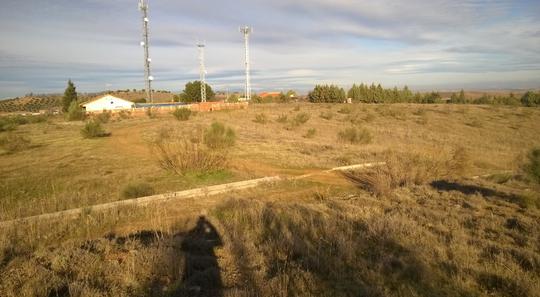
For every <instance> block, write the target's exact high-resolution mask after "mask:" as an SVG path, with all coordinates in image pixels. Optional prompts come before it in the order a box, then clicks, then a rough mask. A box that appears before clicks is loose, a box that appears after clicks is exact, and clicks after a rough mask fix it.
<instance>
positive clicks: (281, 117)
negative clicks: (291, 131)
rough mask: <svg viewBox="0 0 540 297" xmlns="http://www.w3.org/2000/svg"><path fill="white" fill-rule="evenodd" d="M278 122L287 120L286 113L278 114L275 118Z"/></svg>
mask: <svg viewBox="0 0 540 297" xmlns="http://www.w3.org/2000/svg"><path fill="white" fill-rule="evenodd" d="M276 121H277V122H278V123H282V124H283V123H286V122H287V115H286V114H282V115H280V116H278V118H277V120H276Z"/></svg>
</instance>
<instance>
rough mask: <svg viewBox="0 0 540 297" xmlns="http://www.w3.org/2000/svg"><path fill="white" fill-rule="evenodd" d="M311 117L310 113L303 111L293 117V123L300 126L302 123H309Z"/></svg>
mask: <svg viewBox="0 0 540 297" xmlns="http://www.w3.org/2000/svg"><path fill="white" fill-rule="evenodd" d="M310 118H311V116H310V115H309V114H308V113H305V112H301V113H299V114H297V115H296V116H295V117H294V118H293V124H294V125H295V126H300V125H302V124H305V123H307V121H309V119H310Z"/></svg>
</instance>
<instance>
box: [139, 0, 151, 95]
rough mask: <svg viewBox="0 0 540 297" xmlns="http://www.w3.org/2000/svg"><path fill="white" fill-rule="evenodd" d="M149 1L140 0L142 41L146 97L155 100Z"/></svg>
mask: <svg viewBox="0 0 540 297" xmlns="http://www.w3.org/2000/svg"><path fill="white" fill-rule="evenodd" d="M148 1H149V0H139V10H140V11H141V12H142V21H143V40H142V41H141V46H142V47H143V48H144V86H145V90H146V98H147V99H148V100H150V102H152V103H153V102H154V98H153V97H152V81H153V80H154V77H153V76H152V75H151V73H150V62H151V61H152V59H150V55H149V53H148V46H149V44H148Z"/></svg>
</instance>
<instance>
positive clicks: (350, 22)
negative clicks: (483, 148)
mask: <svg viewBox="0 0 540 297" xmlns="http://www.w3.org/2000/svg"><path fill="white" fill-rule="evenodd" d="M137 3H138V0H77V1H74V0H2V9H1V10H0V30H1V33H2V34H1V37H2V38H1V42H0V98H5V97H9V96H19V95H22V94H25V93H28V92H34V93H42V92H62V91H63V89H64V88H65V84H66V80H67V79H68V78H71V79H72V80H73V81H74V82H75V83H76V85H77V87H78V90H79V91H83V92H91V91H98V90H104V89H126V88H138V89H141V88H143V87H144V84H143V52H142V48H141V47H140V45H139V42H140V39H141V26H142V25H141V17H140V13H139V11H138V10H137ZM243 24H249V25H251V26H253V28H254V34H253V35H252V40H251V46H252V63H253V80H254V89H256V90H282V89H283V90H285V89H289V88H293V89H298V90H307V89H309V88H311V87H312V86H313V85H314V84H316V83H338V84H340V85H342V86H343V87H347V86H349V85H351V84H352V83H353V82H380V83H382V84H383V85H386V86H394V85H397V86H402V85H409V86H410V87H412V88H414V89H422V90H426V89H456V88H461V87H463V88H467V89H500V88H538V87H540V1H538V0H523V1H513V0H407V1H397V0H396V1H391V0H377V1H371V0H370V1H368V0H294V1H291V0H271V1H270V0H267V1H260V0H250V1H247V0H235V1H233V0H231V1H223V0H184V1H178V0H150V32H151V41H150V43H151V48H150V55H151V57H152V62H153V65H152V71H153V74H154V76H155V78H156V81H155V87H156V88H158V89H167V90H171V91H175V92H178V91H180V90H181V89H182V86H183V85H184V84H185V83H186V82H187V81H189V80H195V79H198V64H197V63H198V61H197V49H196V47H195V43H196V42H197V40H201V41H205V42H206V44H207V49H206V57H207V61H206V64H207V69H208V81H209V83H210V84H212V85H213V86H214V87H215V88H217V89H226V88H229V89H231V90H235V89H241V87H242V83H243V48H242V47H243V42H242V35H241V34H240V33H239V32H238V27H239V26H240V25H243Z"/></svg>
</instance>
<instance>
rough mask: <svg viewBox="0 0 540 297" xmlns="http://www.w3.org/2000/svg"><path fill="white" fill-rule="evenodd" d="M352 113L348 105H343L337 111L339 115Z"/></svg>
mask: <svg viewBox="0 0 540 297" xmlns="http://www.w3.org/2000/svg"><path fill="white" fill-rule="evenodd" d="M352 111H353V109H352V107H350V106H349V105H345V106H343V107H342V108H340V109H339V110H338V112H339V113H341V114H350V113H351V112H352Z"/></svg>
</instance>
